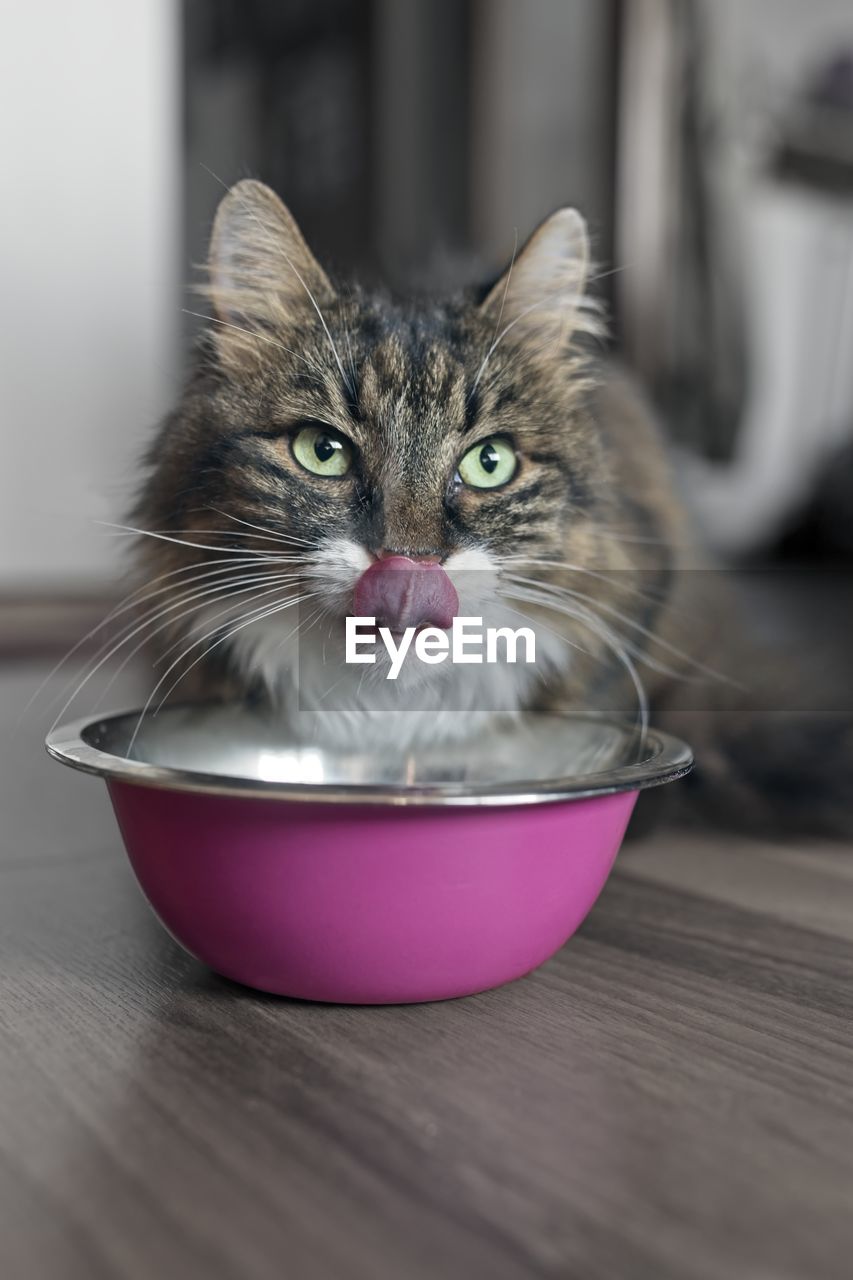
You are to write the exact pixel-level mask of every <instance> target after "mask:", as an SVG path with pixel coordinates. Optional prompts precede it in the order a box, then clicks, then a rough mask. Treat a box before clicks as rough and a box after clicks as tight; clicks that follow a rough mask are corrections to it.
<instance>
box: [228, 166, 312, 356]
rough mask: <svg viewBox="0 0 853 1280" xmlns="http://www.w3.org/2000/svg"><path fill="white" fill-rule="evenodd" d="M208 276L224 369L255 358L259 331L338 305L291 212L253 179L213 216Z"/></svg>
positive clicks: (234, 191) (230, 195)
mask: <svg viewBox="0 0 853 1280" xmlns="http://www.w3.org/2000/svg"><path fill="white" fill-rule="evenodd" d="M208 275H209V284H208V285H207V286H206V287H205V289H204V292H205V293H206V294H207V295H208V297H209V298H210V299H211V301H212V303H213V308H214V311H215V314H216V319H217V320H219V322H220V326H219V327H218V332H217V339H216V340H217V347H218V349H219V352H220V355H221V356H222V358H223V360H224V361H225V363H226V365H234V364H238V363H239V364H244V363H245V362H246V361H247V360H248V359H250V358H257V357H258V354H259V345H260V344H259V342H258V340H257V339H256V338H254V337H253V335H254V334H255V333H257V332H258V331H264V330H267V331H268V330H277V329H279V330H280V329H282V328H287V327H290V326H292V325H293V324H294V322H296V323H298V322H299V320H300V317H302V316H304V315H305V314H306V312H310V313H311V314H313V315H316V311H315V309H314V308H315V305H316V306H317V307H319V308H322V307H323V306H324V305H326V304H328V303H329V302H331V301H333V300H334V297H335V292H334V290H333V288H332V286H331V284H330V283H329V279H328V277H327V275H326V273H325V272H324V270H323V268H322V267H321V266H320V264H319V262H318V261H317V259H316V258H315V257H314V255H313V254H312V252H311V250H310V249H309V248H308V245H307V244H306V243H305V240H304V239H303V236H302V233H301V232H300V230H299V228H298V226H297V225H296V222H295V221H294V218H293V216H292V214H291V213H290V211H289V209H288V208H287V207H286V206H285V205H284V204H283V203H282V201H281V200H279V198H278V196H277V195H276V194H275V192H274V191H272V190H271V189H270V188H269V187H267V186H265V185H264V183H263V182H255V181H252V180H248V179H247V180H245V181H243V182H238V183H237V184H236V186H233V187H232V188H231V190H230V191H229V192H228V193H227V194H226V195H225V196H223V198H222V200H221V202H220V204H219V208H218V209H217V211H216V217H215V219H214V222H213V232H212V234H211V238H210V252H209V254H208ZM245 330H248V333H247V332H244V331H245Z"/></svg>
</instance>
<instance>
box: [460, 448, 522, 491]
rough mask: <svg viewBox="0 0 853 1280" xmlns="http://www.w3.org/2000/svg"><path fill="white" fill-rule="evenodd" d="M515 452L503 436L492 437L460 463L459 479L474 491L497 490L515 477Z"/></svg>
mask: <svg viewBox="0 0 853 1280" xmlns="http://www.w3.org/2000/svg"><path fill="white" fill-rule="evenodd" d="M517 467H518V459H517V458H516V456H515V450H514V449H513V447H512V445H511V444H510V442H509V441H508V440H505V439H504V438H503V437H502V436H490V437H489V438H488V440H481V441H480V442H479V444H475V445H474V448H473V449H469V450H468V452H467V453H466V454H465V457H464V458H463V459H462V461H461V462H460V463H459V478H460V480H462V481H463V482H464V483H465V484H467V485H470V486H471V488H472V489H497V488H498V487H499V486H500V485H502V484H506V483H507V482H508V481H509V480H511V479H512V477H513V476H514V475H515V472H516V468H517Z"/></svg>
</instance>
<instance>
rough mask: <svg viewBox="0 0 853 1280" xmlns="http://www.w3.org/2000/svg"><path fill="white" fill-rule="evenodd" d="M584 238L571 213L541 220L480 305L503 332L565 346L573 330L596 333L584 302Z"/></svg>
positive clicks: (592, 315)
mask: <svg viewBox="0 0 853 1280" xmlns="http://www.w3.org/2000/svg"><path fill="white" fill-rule="evenodd" d="M588 274H589V236H588V235H587V230H586V223H585V222H584V220H583V218H582V217H581V215H580V214H579V213H578V212H577V210H576V209H558V210H557V212H556V213H553V214H552V215H551V217H550V218H546V219H545V221H544V222H543V223H541V224H540V225H539V226H538V227H537V229H536V230H535V231H534V232H533V235H532V236H531V237H530V239H529V240H528V241H527V243H526V244H525V245H524V247H523V248H522V249H521V251H520V252H519V253H518V254H517V255H516V257H515V261H514V262H513V263H512V264H511V265H510V266H509V267H508V268H507V270H506V271H505V272H504V274H503V275H502V276H501V278H500V280H498V282H497V284H496V285H495V286H494V287H493V288H492V289H491V290H490V292H489V294H488V296H487V298H486V299H485V301H484V302H483V303H482V304H481V311H482V312H483V314H484V315H486V316H488V317H489V318H491V317H492V316H493V317H494V320H495V324H497V323H500V325H501V329H502V330H505V329H506V327H507V326H508V325H512V327H513V328H514V329H516V330H517V331H518V332H519V333H520V334H523V335H524V336H531V337H534V338H537V339H540V340H541V341H542V342H543V343H549V342H550V341H551V340H554V341H558V342H568V340H569V338H570V337H571V336H572V334H573V333H575V332H576V331H577V330H579V329H582V330H584V331H585V332H595V333H597V332H599V331H600V327H601V322H600V318H599V317H598V315H597V311H596V308H595V306H594V304H592V303H591V302H590V301H589V299H587V298H586V297H585V294H584V290H585V288H586V283H587V276H588Z"/></svg>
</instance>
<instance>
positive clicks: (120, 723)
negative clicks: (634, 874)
mask: <svg viewBox="0 0 853 1280" xmlns="http://www.w3.org/2000/svg"><path fill="white" fill-rule="evenodd" d="M135 723H136V716H135V715H125V716H119V717H111V718H109V719H106V720H98V721H95V722H92V723H91V724H83V725H75V726H69V727H68V728H65V729H60V730H57V731H55V732H54V733H53V734H51V736H50V738H49V739H48V750H49V752H50V753H51V754H52V755H53V756H55V757H56V758H57V759H59V760H62V761H63V762H64V763H67V764H70V765H72V766H74V767H76V768H79V769H84V770H86V771H88V772H96V773H99V774H102V775H104V776H105V777H106V778H107V783H108V787H109V792H110V796H111V799H112V802H113V806H114V808H115V812H116V815H117V818H118V822H119V826H120V828H121V832H122V836H123V838H124V842H125V845H126V847H127V851H128V854H129V855H130V860H131V863H132V865H133V869H134V871H135V873H136V876H137V879H138V880H139V883H140V885H141V886H142V889H143V891H144V893H145V895H146V896H147V898H148V900H149V902H150V903H151V905H152V906H153V908H154V910H155V911H156V913H157V915H158V916H159V917H160V919H161V920H162V922H163V924H164V925H165V926H166V928H167V929H168V930H169V931H170V933H171V934H172V935H173V936H174V937H175V938H176V939H177V941H178V942H180V943H181V945H182V946H184V947H185V948H186V949H187V950H188V951H190V952H191V953H192V954H193V955H195V956H197V957H198V958H199V959H200V960H202V961H204V963H205V964H207V965H209V966H210V967H211V968H212V969H215V970H216V971H217V972H218V973H220V974H223V975H224V976H225V977H228V978H232V979H234V980H236V981H238V982H241V983H245V984H246V985H248V986H252V987H257V988H260V989H261V990H263V991H271V992H276V993H279V994H282V995H288V996H297V997H300V998H303V999H310V1000H324V1001H343V1002H347V1003H352V1004H367V1003H370V1004H373V1003H396V1002H404V1001H405V1002H408V1001H421V1000H439V999H447V998H449V997H452V996H460V995H466V994H470V993H472V992H475V991H482V990H484V989H485V988H487V987H494V986H498V985H499V984H501V983H504V982H508V981H510V980H511V979H513V978H518V977H520V976H521V975H523V974H525V973H529V972H530V970H531V969H535V968H536V967H537V966H538V965H540V964H542V962H543V961H544V960H546V959H548V957H549V956H551V955H553V954H554V952H555V951H557V950H558V949H559V948H560V947H561V946H562V945H563V943H564V942H565V941H566V939H567V938H569V937H570V936H571V934H572V933H573V932H574V931H575V929H577V927H578V925H579V924H580V923H581V921H582V920H583V919H584V917H585V916H586V915H587V913H588V911H589V910H590V908H591V907H592V905H593V903H594V902H595V899H596V898H597V897H598V894H599V893H600V891H601V889H602V887H603V885H604V883H605V880H606V879H607V876H608V874H609V872H610V869H611V867H612V865H613V861H614V859H615V857H616V854H617V852H618V849H619V846H620V844H621V841H622V837H623V835H624V832H625V827H626V825H627V822H628V819H629V817H630V815H631V811H632V809H633V807H634V803H635V801H636V797H637V792H638V790H639V789H640V788H641V787H644V786H650V785H654V784H655V783H661V782H665V781H669V780H671V779H673V778H675V777H679V776H681V775H682V774H684V773H685V772H687V771H688V769H689V768H690V764H691V758H690V753H689V751H688V750H687V748H686V747H684V746H683V745H682V744H681V743H678V742H676V741H675V740H674V739H671V738H669V737H667V736H666V735H662V734H658V733H654V732H649V733H648V734H647V735H646V738H645V739H644V740H643V742H642V745H641V748H640V751H639V758H638V745H639V744H638V739H637V737H636V734H634V733H633V732H632V731H631V730H630V729H628V728H626V727H625V726H622V725H618V724H611V723H608V722H605V721H600V720H584V719H581V718H574V719H564V718H557V717H547V716H529V717H525V718H524V720H523V721H522V722H519V721H516V722H514V723H513V725H512V726H509V727H507V728H506V729H505V731H504V732H503V734H502V735H501V734H498V735H494V736H492V735H490V742H489V747H488V749H486V748H485V747H484V746H482V745H479V746H478V748H477V751H476V752H475V753H473V754H474V755H475V760H474V762H472V760H471V756H472V748H471V746H470V745H469V746H468V747H467V754H466V753H465V752H463V751H462V750H461V749H458V750H456V751H454V749H452V748H444V749H442V751H441V753H440V754H439V753H435V752H434V753H431V754H430V753H420V754H413V755H410V756H408V757H405V758H402V759H401V757H399V756H396V757H390V756H389V757H386V758H381V757H377V756H374V757H372V758H371V757H369V756H364V755H362V756H353V755H347V756H345V755H337V756H335V755H333V754H331V753H328V752H322V751H319V750H318V749H316V748H314V747H304V746H301V745H299V744H294V743H292V742H286V741H284V740H283V739H282V738H281V736H280V731H277V730H273V729H272V728H271V726H270V725H269V724H268V723H266V722H264V721H259V720H258V719H257V718H256V717H253V716H252V713H250V712H246V711H238V710H237V709H235V708H222V707H220V708H216V707H205V708H194V709H193V708H172V709H169V710H167V711H165V712H163V713H161V714H160V716H158V717H157V719H156V720H153V721H151V722H149V723H148V725H147V726H146V731H145V732H144V733H142V734H140V735H139V737H138V738H137V740H136V743H135V746H134V749H133V751H132V753H128V754H122V751H123V750H124V751H126V752H127V751H128V744H129V740H130V735H131V733H132V730H133V727H134V725H135ZM522 725H523V726H524V730H523V731H522ZM531 730H532V731H533V732H534V735H535V736H534V739H533V741H534V742H540V743H541V742H543V741H544V742H545V743H546V744H547V751H546V752H544V753H543V755H545V756H551V760H550V763H547V762H546V763H545V764H544V765H543V762H542V758H541V757H540V758H539V759H538V761H537V758H536V752H535V751H531V748H530V738H529V734H530V732H531ZM524 734H526V735H528V736H527V737H525V736H524ZM561 746H562V748H564V750H563V756H562V757H561V756H560V754H559V753H560V750H561ZM520 754H521V755H522V756H523V758H524V759H525V767H524V769H523V770H521V772H523V774H524V775H525V776H523V777H522V778H518V777H517V776H516V777H512V776H509V773H510V772H512V771H514V773H515V775H518V773H519V772H520V767H519V765H518V763H517V761H518V759H519V755H520ZM510 761H515V762H516V763H515V764H514V765H513V766H512V770H510V769H509V762H510ZM567 761H569V762H572V761H573V762H574V764H575V768H574V769H573V771H572V772H571V773H566V772H565V768H566V762H567ZM601 762H604V763H605V764H606V767H605V768H603V769H601V768H597V769H590V768H589V765H590V764H599V763H601ZM585 768H586V771H584V770H585ZM389 773H390V774H391V775H392V778H391V780H389ZM271 775H274V776H271ZM308 777H310V778H311V780H306V778H308ZM394 779H396V781H395V780H394Z"/></svg>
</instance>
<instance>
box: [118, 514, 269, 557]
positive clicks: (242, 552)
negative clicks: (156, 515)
mask: <svg viewBox="0 0 853 1280" xmlns="http://www.w3.org/2000/svg"><path fill="white" fill-rule="evenodd" d="M95 523H96V524H102V525H104V526H106V527H107V528H110V529H114V530H116V532H117V533H119V534H124V535H126V536H131V535H133V536H136V537H140V538H157V539H159V540H160V541H161V542H173V543H175V544H176V546H179V547H191V548H193V549H195V550H197V551H215V552H217V554H219V555H235V556H246V555H251V556H255V557H257V558H260V557H266V558H268V559H269V560H270V561H271V562H272V563H286V558H285V557H283V556H279V555H278V554H273V553H272V552H269V551H252V550H251V548H248V547H245V548H239V547H234V548H228V547H218V546H211V545H209V544H206V543H204V542H189V541H188V540H187V539H186V538H177V537H174V536H172V535H167V534H165V533H157V532H155V531H153V530H151V529H136V528H134V527H133V526H132V525H124V524H113V523H112V522H111V521H109V520H96V521H95Z"/></svg>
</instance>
